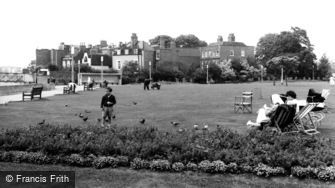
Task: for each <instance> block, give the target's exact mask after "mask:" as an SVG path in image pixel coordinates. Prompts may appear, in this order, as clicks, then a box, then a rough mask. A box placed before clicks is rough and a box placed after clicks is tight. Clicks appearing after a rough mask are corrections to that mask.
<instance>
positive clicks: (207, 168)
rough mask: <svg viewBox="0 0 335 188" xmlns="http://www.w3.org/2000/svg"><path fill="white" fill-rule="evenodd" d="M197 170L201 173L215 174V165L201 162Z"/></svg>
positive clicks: (206, 161)
mask: <svg viewBox="0 0 335 188" xmlns="http://www.w3.org/2000/svg"><path fill="white" fill-rule="evenodd" d="M198 168H199V170H200V171H202V172H207V173H213V172H215V168H216V167H215V165H214V164H213V163H211V162H210V161H208V160H204V161H201V162H200V164H199V165H198ZM217 168H219V166H217Z"/></svg>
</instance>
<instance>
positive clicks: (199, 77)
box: [193, 68, 207, 84]
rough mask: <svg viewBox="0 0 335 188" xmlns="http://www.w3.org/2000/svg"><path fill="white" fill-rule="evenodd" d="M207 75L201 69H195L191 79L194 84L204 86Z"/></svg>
mask: <svg viewBox="0 0 335 188" xmlns="http://www.w3.org/2000/svg"><path fill="white" fill-rule="evenodd" d="M206 77H207V73H206V71H205V70H204V69H202V68H197V69H196V70H195V71H194V73H193V79H194V82H196V83H201V84H205V83H206Z"/></svg>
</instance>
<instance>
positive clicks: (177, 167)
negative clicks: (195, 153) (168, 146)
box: [172, 162, 185, 172]
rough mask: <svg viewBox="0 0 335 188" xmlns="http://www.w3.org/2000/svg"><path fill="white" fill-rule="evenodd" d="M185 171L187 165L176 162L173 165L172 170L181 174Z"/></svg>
mask: <svg viewBox="0 0 335 188" xmlns="http://www.w3.org/2000/svg"><path fill="white" fill-rule="evenodd" d="M184 169H185V165H184V164H183V163H181V162H176V163H173V164H172V170H174V171H175V172H181V171H183V170H184Z"/></svg>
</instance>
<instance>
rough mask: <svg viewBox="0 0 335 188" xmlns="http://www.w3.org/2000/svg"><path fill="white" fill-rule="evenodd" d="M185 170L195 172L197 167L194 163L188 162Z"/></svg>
mask: <svg viewBox="0 0 335 188" xmlns="http://www.w3.org/2000/svg"><path fill="white" fill-rule="evenodd" d="M186 169H187V170H189V171H196V170H198V165H197V164H195V163H191V162H189V163H187V165H186Z"/></svg>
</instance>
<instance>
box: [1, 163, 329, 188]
mask: <svg viewBox="0 0 335 188" xmlns="http://www.w3.org/2000/svg"><path fill="white" fill-rule="evenodd" d="M0 170H1V171H11V170H19V171H30V170H34V171H75V174H76V187H78V188H82V187H83V188H86V187H87V188H91V187H100V188H104V187H108V188H109V187H111V188H112V187H113V188H114V187H115V188H122V187H129V188H153V187H163V188H168V187H174V188H184V187H191V188H196V187H206V188H207V187H208V188H211V187H213V188H214V187H239V188H244V187H247V188H259V187H275V188H277V187H278V188H279V187H286V188H300V187H301V188H302V187H310V188H313V187H333V186H334V184H333V183H332V182H321V181H318V180H311V179H305V180H299V179H297V178H289V177H272V178H263V177H258V176H254V175H252V174H239V175H236V174H215V175H213V174H206V173H200V172H190V171H188V172H182V173H167V172H164V173H159V172H152V171H147V170H138V171H136V170H131V169H128V168H117V169H112V168H105V169H94V168H79V167H69V166H60V165H33V164H25V163H4V162H0Z"/></svg>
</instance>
